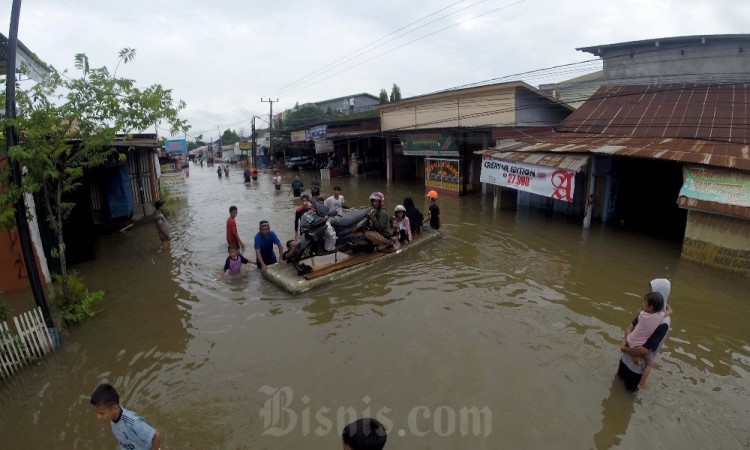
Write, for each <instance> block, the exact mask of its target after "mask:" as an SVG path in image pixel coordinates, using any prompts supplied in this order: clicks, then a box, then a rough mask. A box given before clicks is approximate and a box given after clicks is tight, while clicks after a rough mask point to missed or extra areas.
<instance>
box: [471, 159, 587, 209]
mask: <svg viewBox="0 0 750 450" xmlns="http://www.w3.org/2000/svg"><path fill="white" fill-rule="evenodd" d="M480 181H481V182H482V183H490V184H494V185H497V186H501V187H508V188H513V189H517V190H519V191H525V192H531V193H533V194H538V195H543V196H545V197H551V198H554V199H558V200H563V201H566V202H572V201H573V194H574V191H575V172H573V171H571V170H565V169H558V168H555V167H547V166H539V165H536V164H524V163H516V162H510V161H504V160H496V159H485V160H483V161H482V174H481V177H480Z"/></svg>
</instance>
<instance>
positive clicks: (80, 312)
mask: <svg viewBox="0 0 750 450" xmlns="http://www.w3.org/2000/svg"><path fill="white" fill-rule="evenodd" d="M52 279H53V280H54V281H55V305H56V306H57V307H58V308H60V311H61V312H62V316H63V319H64V320H65V322H67V323H69V324H70V323H77V322H80V321H82V320H83V319H85V318H87V317H93V316H94V315H96V313H97V311H96V310H95V309H94V308H95V307H96V305H97V304H98V303H101V301H102V300H104V291H95V292H90V291H89V290H88V288H87V287H86V285H85V284H83V278H81V277H80V276H78V273H77V272H75V271H73V272H71V273H70V274H69V277H68V287H69V290H70V295H69V296H65V294H64V293H63V287H62V281H63V280H62V276H61V275H52Z"/></svg>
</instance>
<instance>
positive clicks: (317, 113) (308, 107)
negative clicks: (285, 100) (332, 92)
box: [283, 103, 326, 130]
mask: <svg viewBox="0 0 750 450" xmlns="http://www.w3.org/2000/svg"><path fill="white" fill-rule="evenodd" d="M283 117H284V124H283V125H284V126H285V127H286V128H285V129H287V130H295V129H297V128H303V127H306V126H308V125H313V124H315V123H320V122H322V121H324V120H325V119H326V115H325V113H324V112H322V111H321V110H319V109H318V107H317V106H315V104H313V103H305V104H304V105H299V104H297V105H295V106H294V108H292V109H288V110H286V111H284V114H283Z"/></svg>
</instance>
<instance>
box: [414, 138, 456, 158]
mask: <svg viewBox="0 0 750 450" xmlns="http://www.w3.org/2000/svg"><path fill="white" fill-rule="evenodd" d="M401 146H402V148H403V153H404V155H407V156H454V157H456V156H458V146H456V141H455V139H453V136H451V135H450V134H449V133H414V134H409V135H402V136H401Z"/></svg>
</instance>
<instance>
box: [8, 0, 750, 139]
mask: <svg viewBox="0 0 750 450" xmlns="http://www.w3.org/2000/svg"><path fill="white" fill-rule="evenodd" d="M10 7H11V1H10V0H4V1H2V2H0V17H1V18H3V19H4V20H3V21H2V23H3V24H4V25H3V26H2V33H3V34H5V35H7V33H8V24H9V19H10ZM440 10H442V11H440ZM438 11H440V12H438ZM420 19H423V20H420ZM417 21H418V22H417ZM414 22H416V23H414ZM748 23H750V2H749V1H737V0H712V1H706V0H700V1H697V0H659V1H656V0H569V1H559V0H558V1H552V0H520V1H519V0H465V1H457V0H438V1H435V0H431V1H426V0H411V1H403V0H398V1H397V0H377V1H372V0H360V1H352V0H319V1H309V0H308V1H301V0H296V1H295V0H267V1H257V0H246V1H241V0H212V1H193V0H151V1H143V0H129V1H127V2H116V1H113V0H66V1H62V0H24V1H23V5H22V7H21V21H20V28H19V38H20V39H21V41H22V42H23V43H24V44H26V46H27V47H29V48H30V49H31V51H33V52H35V53H36V54H37V55H38V56H39V57H40V58H42V59H43V60H44V61H46V62H47V63H49V64H52V65H53V66H55V67H56V68H58V69H60V70H62V69H66V68H67V69H72V67H73V56H74V55H75V54H76V53H79V52H83V53H86V54H87V55H88V56H89V58H90V60H91V63H92V65H95V66H100V65H106V66H109V67H114V66H115V65H116V63H117V52H118V50H119V49H121V48H123V47H132V48H135V49H136V50H137V56H136V59H135V60H134V61H132V62H131V63H129V64H127V65H126V66H124V67H121V68H120V69H119V75H122V76H126V77H129V78H133V79H135V80H137V81H138V83H139V84H141V85H148V84H154V83H159V84H161V85H163V86H165V87H167V88H171V89H173V90H174V95H175V97H176V98H179V99H182V100H184V101H185V102H187V105H188V106H187V109H186V110H185V111H184V116H185V118H187V119H188V120H189V121H190V123H191V125H192V130H191V131H190V133H189V136H191V135H192V136H195V135H198V134H203V136H204V138H209V137H211V136H212V135H213V136H215V135H216V134H217V127H221V129H222V130H224V129H225V128H232V129H235V130H238V129H241V128H245V129H247V130H249V128H250V125H249V124H250V120H251V117H252V116H253V115H259V116H263V117H264V119H267V117H268V103H261V102H260V99H261V97H262V98H266V99H268V98H269V97H271V98H273V99H274V100H275V99H276V98H278V99H279V103H278V104H274V111H275V112H278V111H281V110H282V109H285V108H288V107H292V106H294V104H295V103H296V102H299V103H305V102H309V101H318V100H324V99H327V98H333V97H342V96H347V95H350V94H355V93H360V92H368V93H371V94H373V95H378V93H379V91H380V89H381V88H387V89H388V90H389V91H390V86H391V85H392V84H393V83H397V84H398V85H399V86H400V87H401V91H402V94H403V96H404V97H409V96H413V95H420V94H425V93H428V92H433V91H437V90H442V89H446V88H450V87H454V86H460V85H464V84H468V83H473V82H478V81H482V80H488V79H493V78H498V77H504V76H508V75H513V74H518V73H523V72H527V71H531V70H535V69H542V68H549V67H553V66H557V65H561V64H568V63H575V62H582V61H587V60H591V59H592V58H593V56H592V55H590V54H588V53H582V52H578V51H576V50H575V48H576V47H585V46H591V45H598V44H609V43H615V42H622V41H631V40H639V39H650V38H657V37H667V36H678V35H691V34H724V33H747V32H748V29H747V24H748ZM410 24H411V25H410ZM402 27H406V28H403V29H401V28H402ZM399 29H401V31H397V30H399ZM394 32H395V33H394ZM596 64H597V63H595V62H591V63H581V64H578V65H575V66H573V67H572V68H570V69H553V70H548V71H544V72H542V73H541V75H538V74H537V75H525V76H520V77H519V78H522V79H524V80H525V81H527V82H529V83H530V84H533V85H538V84H540V83H548V82H553V81H559V80H563V79H567V78H571V77H574V76H578V75H581V74H583V73H585V72H587V71H592V70H596V69H597V66H596ZM261 125H263V124H262V123H261ZM160 133H162V134H165V132H164V131H160Z"/></svg>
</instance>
